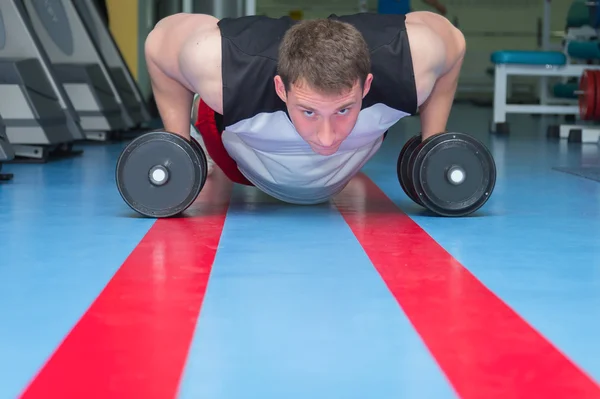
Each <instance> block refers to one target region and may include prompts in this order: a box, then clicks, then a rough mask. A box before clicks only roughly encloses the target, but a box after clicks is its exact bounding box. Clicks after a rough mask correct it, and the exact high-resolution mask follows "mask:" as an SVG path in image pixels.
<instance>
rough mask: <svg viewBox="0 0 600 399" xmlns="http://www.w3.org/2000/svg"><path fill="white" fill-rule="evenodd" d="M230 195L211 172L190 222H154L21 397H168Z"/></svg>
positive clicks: (222, 179) (171, 395)
mask: <svg viewBox="0 0 600 399" xmlns="http://www.w3.org/2000/svg"><path fill="white" fill-rule="evenodd" d="M230 191H231V184H230V183H229V182H228V181H227V180H226V178H225V177H224V176H223V175H222V173H221V172H220V170H215V172H214V174H213V176H211V178H210V179H209V180H208V181H207V184H206V185H205V187H204V189H203V190H202V192H201V194H200V196H199V197H198V200H197V201H196V203H195V204H194V205H192V207H190V209H189V211H190V213H192V212H193V213H194V215H193V216H194V217H191V218H189V217H188V218H178V219H161V220H158V221H156V222H155V224H154V225H153V227H152V228H151V229H150V230H149V231H148V233H147V235H146V236H145V237H144V238H143V239H142V241H141V242H140V243H139V244H138V246H137V247H136V248H135V250H134V251H133V252H132V253H131V255H130V256H129V257H128V259H127V260H126V261H125V263H124V264H123V265H122V266H121V268H120V269H119V270H118V272H117V273H116V274H115V275H114V277H113V278H112V279H111V280H110V282H109V283H108V284H107V286H106V287H105V289H104V290H103V291H102V293H101V294H100V295H99V296H98V298H97V299H96V301H95V302H94V303H93V304H92V305H91V307H90V308H89V310H88V311H87V312H86V313H85V314H84V315H83V317H82V318H81V319H80V321H79V322H78V323H77V324H76V325H75V327H74V328H73V330H72V331H71V332H70V334H68V336H67V337H66V339H65V340H64V341H63V342H62V344H61V345H60V346H59V347H58V348H57V350H56V352H55V353H54V354H53V355H52V357H51V358H50V359H49V361H48V362H47V364H46V365H45V366H44V367H43V368H42V369H41V371H40V372H39V374H38V375H37V376H36V377H35V379H34V380H33V381H32V382H31V384H30V385H29V387H27V389H26V391H25V392H24V394H23V395H22V397H23V398H26V399H33V398H45V399H48V398H61V399H66V398H85V399H91V398H102V399H107V398H110V399H119V398H127V399H133V398H143V399H152V398H160V399H166V398H174V397H176V394H177V389H178V386H179V381H180V379H181V375H182V371H183V369H184V366H185V363H186V359H187V354H188V349H189V346H190V344H191V340H192V336H193V333H194V329H195V326H196V321H197V318H198V316H199V313H200V308H201V305H202V301H203V299H204V293H205V290H206V286H207V282H208V279H209V274H210V271H211V267H212V264H213V260H214V258H215V254H216V252H217V246H218V244H219V240H220V237H221V232H222V229H223V224H224V221H225V215H226V212H227V208H228V205H229V197H230ZM106 250H107V251H110V248H106Z"/></svg>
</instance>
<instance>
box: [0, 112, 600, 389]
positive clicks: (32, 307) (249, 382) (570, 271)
mask: <svg viewBox="0 0 600 399" xmlns="http://www.w3.org/2000/svg"><path fill="white" fill-rule="evenodd" d="M490 119H491V111H490V109H489V108H476V107H473V106H468V105H457V106H456V107H455V109H454V111H453V114H452V117H451V120H450V123H449V125H448V129H449V130H459V131H463V132H466V133H470V134H473V135H474V136H476V137H478V138H479V139H481V140H482V141H483V142H484V143H485V144H486V145H488V146H489V148H490V149H491V151H492V153H493V154H494V156H495V160H496V163H497V168H498V179H497V183H496V188H495V191H494V193H493V196H492V198H491V199H490V201H489V202H488V203H487V204H486V205H485V206H484V207H483V208H482V209H481V210H480V211H478V212H477V213H476V214H475V215H473V216H472V217H467V218H459V219H453V218H441V217H432V216H431V215H430V214H428V213H426V212H424V211H423V210H422V209H421V208H420V207H419V206H417V205H415V204H413V203H412V202H411V201H410V200H409V199H408V198H407V197H406V195H405V194H404V193H403V192H402V189H401V188H400V186H399V184H398V180H397V175H396V159H397V155H398V152H399V151H400V148H401V147H402V145H403V143H404V142H405V140H406V139H407V138H408V137H410V136H411V135H412V134H415V133H416V132H418V130H419V124H418V119H416V118H410V119H406V120H404V121H401V122H400V123H399V124H398V125H397V126H396V127H394V128H393V129H392V130H391V132H390V134H389V135H388V138H387V140H386V141H385V144H384V147H383V148H382V150H381V151H380V152H379V153H378V154H377V156H376V157H375V158H374V159H373V160H372V161H371V162H369V163H368V164H367V165H366V167H365V168H364V176H362V177H360V178H357V179H358V180H357V183H356V184H353V185H351V187H349V188H348V193H346V194H344V195H345V197H344V195H343V196H341V198H340V199H339V200H337V202H336V201H332V203H331V204H328V205H322V206H315V207H297V206H289V205H285V204H281V203H278V202H277V201H274V200H271V199H269V198H267V197H266V196H264V195H262V194H260V193H257V192H256V190H255V189H254V188H249V187H242V186H238V185H234V186H233V187H232V188H231V191H229V190H230V187H229V185H228V182H227V181H226V180H225V179H224V178H223V176H222V175H221V174H220V173H219V171H216V172H215V174H214V175H213V176H211V177H210V178H209V182H208V183H207V187H208V188H207V190H209V191H210V192H206V193H204V192H203V195H204V197H203V198H201V199H200V200H199V203H198V205H197V206H193V207H192V208H190V212H189V215H190V218H189V220H187V221H181V220H170V221H160V222H156V221H154V220H151V219H145V218H141V217H137V216H136V215H135V214H134V213H133V212H132V211H131V210H130V209H129V208H128V207H127V205H126V204H125V203H124V202H123V200H122V199H121V197H120V196H119V193H118V192H117V189H116V186H115V178H114V176H115V162H116V159H117V157H118V155H119V153H120V151H121V150H122V148H123V147H124V146H125V143H117V144H93V145H84V146H80V147H81V148H82V149H83V150H84V154H83V155H81V156H79V157H75V158H70V159H63V160H57V161H52V162H49V163H47V164H9V165H5V166H4V168H3V172H11V173H14V179H13V181H12V182H9V183H6V184H2V185H0V320H1V322H0V398H13V397H19V396H21V395H23V394H24V393H25V392H28V393H27V394H26V395H24V397H46V398H54V397H57V398H58V397H60V398H61V399H66V398H67V397H78V398H84V397H85V398H94V397H103V398H108V397H110V398H144V399H148V398H150V397H157V398H165V397H179V398H203V399H207V398H211V399H212V398H215V399H216V398H219V399H230V398H260V399H271V398H273V399H283V398H285V399H292V398H302V399H305V398H314V399H317V398H324V399H333V398H344V399H348V398H361V399H367V398H368V399H387V398H417V399H422V398H435V399H442V398H455V397H465V398H467V397H468V398H486V399H489V398H493V397H498V398H516V397H527V398H534V397H543V398H545V399H547V398H550V397H560V398H584V397H585V398H588V397H595V398H600V387H599V386H598V385H597V383H598V382H599V381H600V337H599V335H598V333H599V331H600V233H599V231H600V230H599V226H600V182H598V181H595V180H592V179H587V178H584V177H580V176H576V175H573V174H569V173H564V172H560V171H557V170H554V169H553V168H554V167H565V166H570V167H579V166H582V165H584V166H599V167H600V157H599V150H598V146H597V145H579V144H568V143H567V142H566V140H563V141H560V140H548V139H546V136H545V133H546V130H545V126H546V124H547V123H552V122H553V121H554V119H552V118H538V117H531V116H528V115H517V116H511V117H509V122H510V124H511V134H510V136H508V137H498V136H495V135H490V134H489V133H488V132H487V131H488V126H489V121H490ZM371 182H372V183H374V186H376V187H374V186H371V185H370V184H372V183H371ZM377 190H381V192H382V193H380V194H377V195H379V197H378V198H379V199H378V200H377V201H381V202H373V201H375V200H371V199H369V200H364V199H363V198H362V197H363V196H364V197H365V198H366V197H367V196H370V195H375V194H373V193H374V192H376V191H377ZM383 196H386V197H387V199H386V198H383ZM342 197H343V198H342ZM369 201H371V202H369ZM386 201H388V202H389V203H388V202H386ZM374 204H375V205H374ZM378 204H379V205H378ZM223 211H226V212H227V213H226V217H225V218H224V219H223V220H221V219H219V212H223ZM184 223H185V225H184ZM221 226H222V233H221V230H220V229H221ZM211 232H212V233H211ZM211 234H212V235H211ZM215 234H216V235H215ZM211 251H213V252H214V251H216V256H214V262H213V261H212V260H213V258H211V256H212V255H211V253H212V252H211ZM134 258H135V259H134ZM390 259H393V262H392V261H390ZM123 268H127V270H123ZM120 269H121V274H119V270H120ZM403 278H405V280H402V279H403ZM203 279H204V280H203ZM206 280H208V283H207V285H206ZM111 284H112V285H111ZM436 284H437V285H436ZM109 286H110V287H112V288H110V287H109ZM205 286H206V291H205V292H204V291H203V290H204V287H205ZM107 287H109V288H110V289H109V288H107ZM128 287H132V288H131V290H132V291H128V290H129V288H128ZM432 287H434V288H432ZM435 287H443V289H438V288H435ZM488 290H489V291H488ZM102 297H105V298H108V299H106V300H100V299H102ZM132 297H136V298H133V299H132ZM95 302H98V303H97V305H95ZM436 309H437V310H440V311H439V312H437V311H436ZM442 310H443V311H442ZM83 319H85V323H83V322H81V320H83ZM76 326H77V327H76ZM98 326H100V327H98ZM136 326H137V327H136ZM139 326H146V327H143V328H141V327H139ZM180 326H184V327H185V326H187V329H185V328H184V327H181V328H180ZM186 334H187V335H186ZM131 348H138V349H136V350H131ZM139 348H142V349H139ZM532 348H535V349H532ZM82 381H83V382H82ZM84 382H85V383H84ZM36 384H37V385H36ZM148 387H154V388H151V389H156V390H155V391H152V392H151V393H148V392H150V391H149V389H150V388H148ZM28 389H29V390H28ZM542 393H543V394H542Z"/></svg>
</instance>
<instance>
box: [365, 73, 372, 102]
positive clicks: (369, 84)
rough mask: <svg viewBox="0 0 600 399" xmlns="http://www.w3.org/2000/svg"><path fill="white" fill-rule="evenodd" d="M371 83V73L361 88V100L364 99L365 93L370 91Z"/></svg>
mask: <svg viewBox="0 0 600 399" xmlns="http://www.w3.org/2000/svg"><path fill="white" fill-rule="evenodd" d="M371 82H373V74H372V73H370V74H368V75H367V78H366V79H365V84H364V87H363V98H365V96H366V95H367V93H369V90H371Z"/></svg>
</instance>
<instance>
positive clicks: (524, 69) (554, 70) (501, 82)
mask: <svg viewBox="0 0 600 399" xmlns="http://www.w3.org/2000/svg"><path fill="white" fill-rule="evenodd" d="M491 61H492V62H493V63H494V64H495V67H494V110H493V120H492V126H491V130H492V132H498V133H508V132H509V130H510V129H509V127H508V124H507V123H506V114H508V113H524V114H553V115H575V114H577V113H579V106H578V105H577V104H575V103H574V104H550V103H549V102H548V93H547V91H548V88H547V86H546V83H547V78H549V77H561V78H579V77H580V76H581V74H582V73H583V71H584V70H586V69H600V65H586V64H571V63H568V60H567V56H566V55H565V54H564V53H562V52H560V51H520V50H515V51H497V52H494V53H493V54H492V57H491ZM511 75H512V76H537V77H540V104H508V103H507V82H508V77H509V76H511Z"/></svg>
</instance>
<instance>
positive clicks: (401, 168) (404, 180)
mask: <svg viewBox="0 0 600 399" xmlns="http://www.w3.org/2000/svg"><path fill="white" fill-rule="evenodd" d="M420 143H421V135H420V134H418V135H416V136H413V137H411V138H410V139H408V141H407V142H406V143H405V144H404V146H403V147H402V150H400V154H399V155H398V162H397V165H396V170H397V173H398V181H399V182H400V186H401V187H402V189H403V190H404V192H405V193H406V195H407V196H408V197H409V198H410V199H411V200H413V201H414V202H415V203H416V204H418V205H421V206H422V205H423V204H422V203H421V201H420V200H419V197H418V196H417V193H416V192H415V189H414V185H413V182H412V172H411V168H410V165H411V164H410V157H411V155H412V154H413V153H414V151H415V149H416V148H417V147H418V145H419V144H420Z"/></svg>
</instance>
